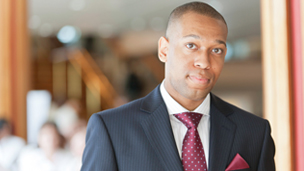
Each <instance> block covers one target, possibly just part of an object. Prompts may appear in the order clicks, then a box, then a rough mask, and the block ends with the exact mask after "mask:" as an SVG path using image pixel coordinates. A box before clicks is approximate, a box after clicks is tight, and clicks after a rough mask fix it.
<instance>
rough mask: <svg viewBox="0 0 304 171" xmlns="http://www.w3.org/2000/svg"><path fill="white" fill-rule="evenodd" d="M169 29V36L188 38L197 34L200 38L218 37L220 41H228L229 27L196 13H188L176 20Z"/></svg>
mask: <svg viewBox="0 0 304 171" xmlns="http://www.w3.org/2000/svg"><path fill="white" fill-rule="evenodd" d="M170 27H171V28H169V34H172V35H174V36H186V35H188V34H195V35H199V36H203V37H205V36H216V37H217V38H219V39H222V40H226V38H227V32H228V30H227V26H226V24H225V23H224V22H223V21H222V20H219V19H215V18H212V17H209V16H206V15H202V14H198V13H195V12H188V13H185V14H184V15H182V16H181V17H180V18H178V19H175V21H173V22H172V24H171V26H170Z"/></svg>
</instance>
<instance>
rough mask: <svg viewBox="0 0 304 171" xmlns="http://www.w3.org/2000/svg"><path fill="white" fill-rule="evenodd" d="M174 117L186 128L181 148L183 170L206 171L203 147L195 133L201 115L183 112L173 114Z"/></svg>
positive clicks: (196, 132)
mask: <svg viewBox="0 0 304 171" xmlns="http://www.w3.org/2000/svg"><path fill="white" fill-rule="evenodd" d="M174 116H175V117H176V118H177V119H178V120H180V121H181V122H182V123H183V124H184V125H186V127H187V128H188V131H187V133H186V136H185V138H184V141H183V147H182V162H183V166H184V170H185V171H207V164H206V159H205V153H204V147H203V144H202V142H201V139H200V136H199V134H198V131H197V126H198V124H199V122H200V120H201V118H202V116H203V115H202V114H199V113H194V112H184V113H180V114H174Z"/></svg>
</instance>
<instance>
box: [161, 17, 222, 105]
mask: <svg viewBox="0 0 304 171" xmlns="http://www.w3.org/2000/svg"><path fill="white" fill-rule="evenodd" d="M167 33H168V40H167V39H166V38H164V37H162V38H160V40H159V58H160V60H161V61H162V62H164V63H165V88H166V90H167V91H168V93H169V94H170V95H171V96H172V97H173V98H174V99H175V100H176V101H177V102H179V103H180V104H181V105H183V104H189V103H197V104H200V103H201V102H202V101H203V100H204V99H205V97H206V95H207V94H208V93H209V92H210V91H211V89H212V88H213V86H214V85H215V83H216V81H217V79H218V77H219V75H220V73H221V70H222V68H223V65H224V60H225V55H226V51H227V48H226V38H227V27H226V25H225V23H224V22H223V21H221V20H218V19H214V18H211V17H208V16H204V15H201V14H197V13H194V12H189V13H186V14H184V15H183V16H182V17H181V18H180V19H178V20H177V21H174V22H173V23H172V24H171V26H170V27H169V28H168V32H167ZM184 107H186V108H187V106H184Z"/></svg>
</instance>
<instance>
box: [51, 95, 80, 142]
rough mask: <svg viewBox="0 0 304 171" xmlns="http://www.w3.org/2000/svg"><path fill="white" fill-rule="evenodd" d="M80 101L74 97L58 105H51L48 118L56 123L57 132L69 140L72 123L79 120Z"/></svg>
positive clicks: (71, 132) (72, 129)
mask: <svg viewBox="0 0 304 171" xmlns="http://www.w3.org/2000/svg"><path fill="white" fill-rule="evenodd" d="M80 109H81V106H80V102H79V101H78V100H76V99H69V100H67V101H66V102H65V103H64V104H63V105H61V106H60V107H58V108H57V107H53V109H52V111H51V112H50V116H49V120H51V121H53V122H54V123H56V125H57V126H58V129H59V132H60V133H61V134H62V135H63V136H64V138H65V139H66V140H69V139H70V138H71V136H72V134H73V131H74V128H73V127H74V125H75V124H77V122H78V120H79V111H80Z"/></svg>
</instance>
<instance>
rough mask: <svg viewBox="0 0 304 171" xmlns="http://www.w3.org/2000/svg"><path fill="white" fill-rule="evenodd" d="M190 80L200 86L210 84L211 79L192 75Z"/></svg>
mask: <svg viewBox="0 0 304 171" xmlns="http://www.w3.org/2000/svg"><path fill="white" fill-rule="evenodd" d="M189 78H190V80H191V81H192V82H194V83H195V84H200V85H206V84H208V83H209V82H210V79H209V78H205V77H203V76H199V75H190V76H189Z"/></svg>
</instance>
